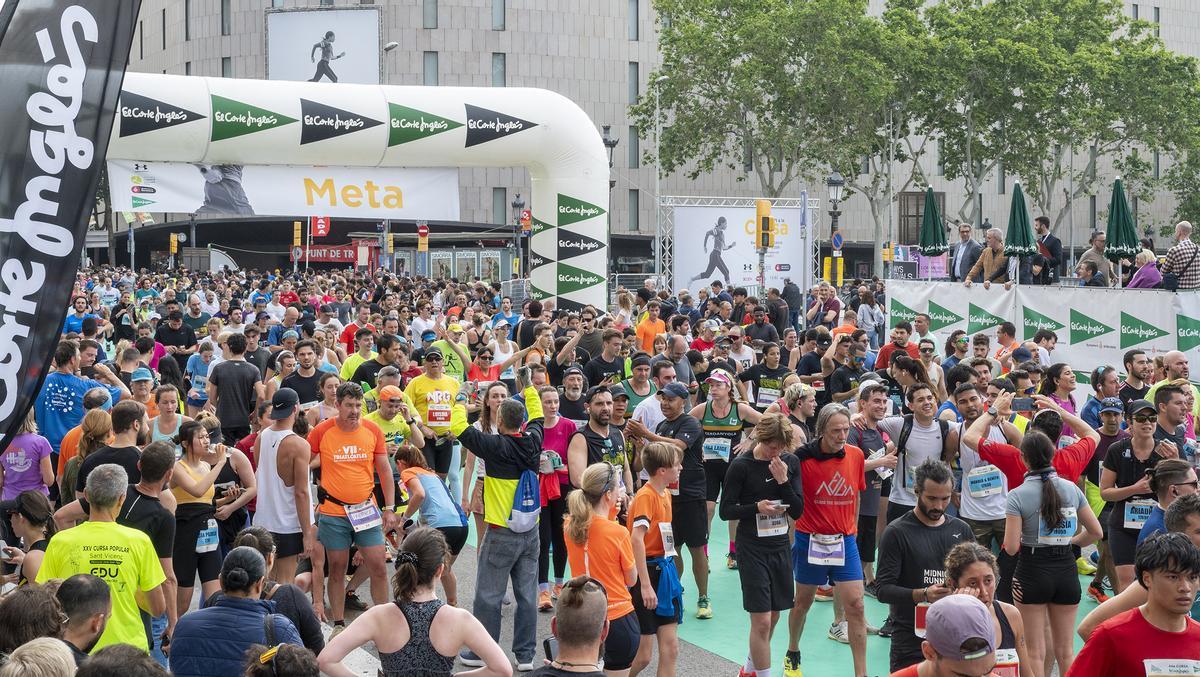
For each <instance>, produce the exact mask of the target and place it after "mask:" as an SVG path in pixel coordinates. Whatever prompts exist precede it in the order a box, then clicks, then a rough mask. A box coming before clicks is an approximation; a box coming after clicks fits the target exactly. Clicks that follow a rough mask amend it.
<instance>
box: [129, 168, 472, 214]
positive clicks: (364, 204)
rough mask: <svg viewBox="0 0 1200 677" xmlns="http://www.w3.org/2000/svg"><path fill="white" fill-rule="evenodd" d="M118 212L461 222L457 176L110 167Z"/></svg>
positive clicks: (447, 172)
mask: <svg viewBox="0 0 1200 677" xmlns="http://www.w3.org/2000/svg"><path fill="white" fill-rule="evenodd" d="M108 177H109V181H108V185H109V193H110V196H111V199H112V205H113V208H114V209H116V210H119V211H134V210H137V211H153V212H171V213H181V214H222V215H228V216H342V217H362V218H391V219H418V218H419V219H438V220H449V221H457V220H458V218H459V209H458V206H459V199H458V170H457V169H454V168H445V167H439V168H432V169H409V168H404V167H297V166H287V165H244V166H243V165H236V164H205V163H184V162H133V161H129V160H110V161H109V163H108Z"/></svg>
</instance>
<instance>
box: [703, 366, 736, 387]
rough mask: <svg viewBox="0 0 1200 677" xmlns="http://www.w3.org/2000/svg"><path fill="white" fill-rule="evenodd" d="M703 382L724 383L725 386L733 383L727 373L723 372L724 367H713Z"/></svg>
mask: <svg viewBox="0 0 1200 677" xmlns="http://www.w3.org/2000/svg"><path fill="white" fill-rule="evenodd" d="M704 382H705V383H724V384H725V385H727V386H731V385H733V379H731V378H729V374H727V373H725V370H724V369H713V370H712V373H711V374H709V375H708V378H706V379H704Z"/></svg>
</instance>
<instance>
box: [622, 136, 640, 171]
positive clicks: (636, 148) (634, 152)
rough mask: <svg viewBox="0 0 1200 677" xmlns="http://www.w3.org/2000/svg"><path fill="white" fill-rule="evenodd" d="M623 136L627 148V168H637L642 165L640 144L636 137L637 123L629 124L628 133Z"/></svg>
mask: <svg viewBox="0 0 1200 677" xmlns="http://www.w3.org/2000/svg"><path fill="white" fill-rule="evenodd" d="M625 138H626V143H625V145H626V147H627V148H629V168H630V169H637V168H638V167H641V166H642V145H641V143H640V140H639V139H638V128H637V125H629V134H628V135H627V136H626V137H625Z"/></svg>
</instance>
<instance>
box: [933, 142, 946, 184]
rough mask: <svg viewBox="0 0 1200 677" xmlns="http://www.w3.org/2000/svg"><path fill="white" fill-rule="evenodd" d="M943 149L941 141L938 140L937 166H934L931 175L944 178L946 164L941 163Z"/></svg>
mask: <svg viewBox="0 0 1200 677" xmlns="http://www.w3.org/2000/svg"><path fill="white" fill-rule="evenodd" d="M944 148H945V145H944V144H943V143H942V140H941V139H938V141H937V165H935V166H934V168H933V173H934V174H936V175H937V176H945V175H946V164H945V163H944V162H943V161H942V150H943V149H944Z"/></svg>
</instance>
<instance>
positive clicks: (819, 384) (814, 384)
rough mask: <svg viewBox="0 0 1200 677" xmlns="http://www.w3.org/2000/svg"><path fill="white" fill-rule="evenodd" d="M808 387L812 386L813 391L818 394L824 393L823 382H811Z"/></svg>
mask: <svg viewBox="0 0 1200 677" xmlns="http://www.w3.org/2000/svg"><path fill="white" fill-rule="evenodd" d="M809 385H811V386H812V389H813V390H815V391H817V392H819V393H823V392H825V382H824V381H813V382H812V383H810V384H809Z"/></svg>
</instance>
